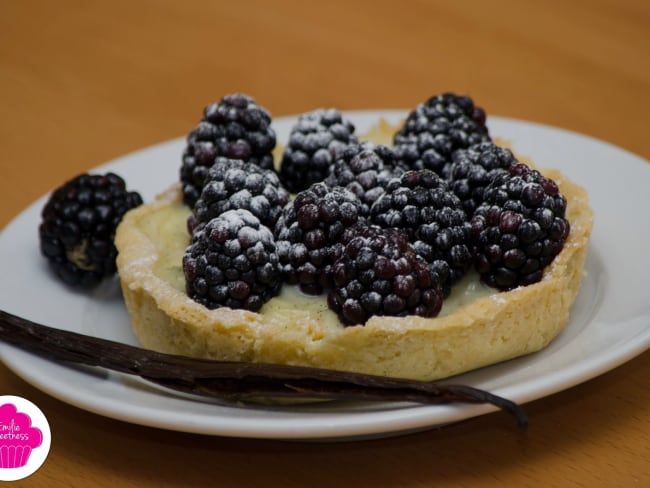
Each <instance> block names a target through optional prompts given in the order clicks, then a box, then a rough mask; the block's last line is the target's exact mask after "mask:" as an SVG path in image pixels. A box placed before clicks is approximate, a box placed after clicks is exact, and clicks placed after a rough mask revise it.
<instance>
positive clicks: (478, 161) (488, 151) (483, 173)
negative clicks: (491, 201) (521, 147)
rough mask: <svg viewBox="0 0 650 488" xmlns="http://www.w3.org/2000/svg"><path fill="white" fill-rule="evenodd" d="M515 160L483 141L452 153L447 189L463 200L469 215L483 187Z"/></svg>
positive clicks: (509, 153) (505, 150) (481, 195)
mask: <svg viewBox="0 0 650 488" xmlns="http://www.w3.org/2000/svg"><path fill="white" fill-rule="evenodd" d="M516 163H518V161H517V159H516V158H515V157H514V155H513V154H512V152H511V151H510V150H509V149H507V148H504V147H500V146H497V145H496V144H494V143H493V142H482V143H479V144H475V145H473V146H470V147H469V148H467V149H459V150H458V151H456V152H455V153H454V156H453V163H452V164H451V166H449V171H448V174H447V181H448V182H449V188H450V189H451V191H453V192H454V193H455V194H456V196H457V197H458V198H460V200H461V201H462V202H463V209H464V210H465V212H466V213H467V215H468V216H469V217H471V216H472V214H473V213H474V210H476V207H478V206H479V205H480V204H481V203H482V202H483V192H484V191H485V188H486V187H487V186H488V185H489V184H490V183H491V182H492V181H493V180H494V179H495V178H496V177H497V175H499V174H502V173H506V172H507V171H508V169H509V168H510V167H511V166H513V165H514V164H516Z"/></svg>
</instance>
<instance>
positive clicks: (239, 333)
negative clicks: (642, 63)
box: [115, 171, 593, 380]
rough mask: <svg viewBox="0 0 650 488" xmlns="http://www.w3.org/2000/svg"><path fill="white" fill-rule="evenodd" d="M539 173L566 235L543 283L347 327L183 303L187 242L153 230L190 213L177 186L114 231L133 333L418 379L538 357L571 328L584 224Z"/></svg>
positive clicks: (170, 344)
mask: <svg viewBox="0 0 650 488" xmlns="http://www.w3.org/2000/svg"><path fill="white" fill-rule="evenodd" d="M542 172H543V173H544V174H545V175H546V176H548V177H550V178H553V179H554V180H555V181H556V182H557V183H558V185H559V187H560V190H561V191H562V193H563V194H564V196H565V197H566V199H567V219H568V220H569V222H570V224H571V232H570V234H569V237H568V239H567V242H566V244H565V246H564V248H563V250H562V251H561V252H560V254H559V255H558V256H556V258H555V259H554V261H553V262H552V263H551V264H550V265H549V266H548V267H547V269H546V270H545V273H544V276H543V278H542V280H541V281H540V282H538V283H535V284H532V285H528V286H525V287H519V288H516V289H514V290H511V291H508V292H496V291H495V292H494V293H492V294H491V295H489V296H484V297H482V298H478V299H476V300H474V301H472V302H470V303H467V304H465V305H462V306H460V307H459V308H458V309H456V310H455V311H453V312H452V313H449V314H446V315H444V316H439V317H436V318H422V317H416V316H408V317H380V316H375V317H372V318H371V319H370V320H369V321H368V322H367V323H366V324H365V325H363V326H352V327H343V325H342V324H340V323H337V322H336V321H332V320H324V319H323V313H321V312H319V311H308V310H302V307H300V306H296V307H291V306H289V307H287V308H286V311H285V312H284V313H280V314H278V313H274V314H265V313H264V309H262V311H261V313H254V312H249V311H245V310H232V309H229V308H219V309H216V310H209V309H207V308H205V307H204V306H202V305H200V304H198V303H196V302H194V301H193V300H192V299H190V298H189V297H188V296H187V294H186V293H185V292H184V290H183V285H182V280H183V278H182V270H181V264H180V260H175V261H174V262H168V260H169V257H170V256H173V255H174V253H176V255H178V252H179V250H178V246H184V245H187V244H188V243H189V236H188V235H187V231H186V230H185V228H180V229H179V228H178V226H176V227H172V226H171V225H169V224H167V225H160V224H161V223H163V222H166V221H168V219H167V218H166V217H165V213H164V212H168V211H169V212H172V211H176V212H183V211H186V212H187V213H188V214H189V209H185V210H183V205H182V203H181V188H180V184H175V185H173V186H171V187H170V188H169V189H168V190H166V191H164V192H163V193H162V194H160V195H159V196H158V197H157V198H156V199H155V200H154V201H153V202H151V203H148V204H145V205H142V206H140V207H137V208H135V209H133V210H131V211H129V212H128V213H127V214H126V215H125V217H124V219H123V220H122V223H121V224H120V226H119V227H118V230H117V233H116V238H115V244H116V247H117V249H118V251H119V254H118V257H117V267H118V272H119V277H120V281H121V286H122V292H123V296H124V299H125V302H126V307H127V309H128V312H129V316H130V319H131V323H132V326H133V330H134V332H135V334H136V336H137V338H138V340H139V341H140V342H141V344H142V345H143V346H144V347H146V348H150V349H153V350H157V351H160V352H166V353H172V354H181V355H186V356H194V357H202V358H211V359H219V360H232V361H254V362H260V363H280V364H291V365H302V366H312V367H319V368H329V369H338V370H348V371H356V372H361V373H368V374H376V375H382V376H393V377H404V378H412V379H419V380H435V379H440V378H446V377H449V376H452V375H455V374H459V373H463V372H466V371H469V370H473V369H476V368H479V367H483V366H487V365H491V364H495V363H498V362H501V361H505V360H508V359H511V358H515V357H517V356H522V355H525V354H529V353H532V352H536V351H539V350H540V349H542V348H544V347H546V346H547V345H548V344H549V343H550V342H551V341H552V340H553V339H554V338H555V337H556V336H557V335H558V333H559V332H560V331H561V330H562V329H563V328H564V326H565V325H566V324H567V322H568V320H569V314H570V311H571V307H572V305H573V302H574V300H575V298H576V296H577V294H578V291H579V289H580V284H581V280H582V277H583V273H584V264H585V259H586V255H587V249H588V243H589V237H590V234H591V229H592V221H593V215H592V210H591V208H590V206H589V202H588V196H587V193H586V191H585V190H584V189H582V188H581V187H579V186H578V185H576V184H574V183H573V182H571V181H569V180H568V179H567V178H566V177H565V176H563V175H562V174H561V173H559V172H557V171H542ZM161 212H162V214H161ZM156 215H158V216H159V217H158V220H157V221H156V220H155V218H156V217H155V216H156ZM160 215H163V218H162V219H161V218H160ZM174 235H175V237H172V236H174ZM171 242H175V246H176V248H177V249H176V250H175V251H174V250H173V249H170V243H171ZM170 276H174V277H175V278H174V279H170ZM322 300H323V302H324V301H325V298H324V297H323V298H322Z"/></svg>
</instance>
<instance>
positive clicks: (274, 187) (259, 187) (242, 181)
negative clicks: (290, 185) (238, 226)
mask: <svg viewBox="0 0 650 488" xmlns="http://www.w3.org/2000/svg"><path fill="white" fill-rule="evenodd" d="M288 201H289V192H287V190H285V189H284V187H283V186H282V185H281V184H280V180H279V179H278V175H277V173H275V172H274V171H272V170H268V169H262V168H260V167H259V166H257V165H254V164H251V163H247V162H244V161H241V160H239V159H228V158H224V157H217V158H216V159H215V162H214V164H213V165H212V167H211V168H210V170H209V171H208V176H207V178H206V180H205V184H204V186H203V190H202V191H201V196H200V197H199V199H198V200H197V201H196V203H195V204H194V208H193V209H192V215H191V216H190V217H189V219H188V229H189V231H190V233H192V232H193V231H194V229H195V228H196V227H197V226H199V225H203V224H206V223H207V222H209V221H210V220H212V219H213V218H214V217H217V216H219V215H220V214H221V213H223V212H225V211H226V210H231V209H238V208H243V209H246V210H249V211H250V212H251V213H252V214H253V215H255V216H256V217H257V218H258V219H259V220H260V222H261V223H262V224H264V225H266V226H267V227H269V228H270V229H273V228H274V227H275V223H276V221H277V220H278V217H279V216H280V213H281V212H282V209H283V208H284V206H285V205H286V204H287V202H288Z"/></svg>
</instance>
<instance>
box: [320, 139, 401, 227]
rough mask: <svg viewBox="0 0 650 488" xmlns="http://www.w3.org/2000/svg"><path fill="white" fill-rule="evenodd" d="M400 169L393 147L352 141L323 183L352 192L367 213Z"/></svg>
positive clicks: (399, 172) (399, 173) (398, 173)
mask: <svg viewBox="0 0 650 488" xmlns="http://www.w3.org/2000/svg"><path fill="white" fill-rule="evenodd" d="M402 173H404V169H403V168H402V167H400V166H398V165H397V164H396V161H395V155H394V153H393V150H392V149H391V148H390V147H388V146H385V145H381V144H379V145H375V144H373V143H372V142H362V143H360V144H353V145H351V146H349V147H348V149H346V150H345V151H344V152H343V154H341V157H340V158H339V159H337V160H336V161H335V162H334V164H333V165H332V168H331V171H330V174H329V176H328V177H327V178H326V179H325V183H327V184H328V185H329V186H342V187H344V188H347V189H348V190H350V191H351V192H352V193H354V194H355V195H356V196H357V197H359V200H361V203H362V212H363V213H364V215H367V214H368V213H369V211H370V206H371V205H372V204H373V203H374V202H375V200H377V198H379V197H380V196H381V195H382V194H383V193H384V191H385V188H386V186H387V185H388V183H389V181H390V180H392V179H393V178H396V177H399V176H401V175H402Z"/></svg>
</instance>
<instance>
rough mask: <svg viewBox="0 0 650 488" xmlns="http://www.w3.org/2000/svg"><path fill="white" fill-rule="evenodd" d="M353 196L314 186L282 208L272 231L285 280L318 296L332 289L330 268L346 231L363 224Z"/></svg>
mask: <svg viewBox="0 0 650 488" xmlns="http://www.w3.org/2000/svg"><path fill="white" fill-rule="evenodd" d="M362 220H363V218H362V216H361V203H360V202H359V199H358V198H357V197H356V196H355V195H354V193H352V192H350V191H348V190H346V189H344V188H341V187H334V188H329V187H328V186H327V185H326V184H325V183H322V182H321V183H314V184H313V185H312V186H310V187H309V188H308V189H307V190H303V191H301V192H299V193H298V194H297V195H296V198H295V199H294V200H292V201H291V202H289V203H288V204H287V205H286V207H285V208H284V210H283V212H282V214H281V215H280V218H279V219H278V222H277V224H276V228H275V236H276V242H277V250H278V257H279V259H280V264H281V266H282V271H283V275H284V277H285V280H286V281H287V282H288V283H290V284H298V285H299V286H300V289H301V290H302V291H303V292H305V293H308V294H311V295H318V294H320V293H322V292H323V290H324V289H326V288H328V287H329V286H330V285H331V267H332V264H333V263H334V261H335V260H336V259H337V258H338V257H339V256H340V254H341V250H342V247H343V245H342V243H341V237H342V236H343V233H344V231H345V229H346V228H348V227H351V226H352V225H354V224H356V223H357V222H359V221H362Z"/></svg>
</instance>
